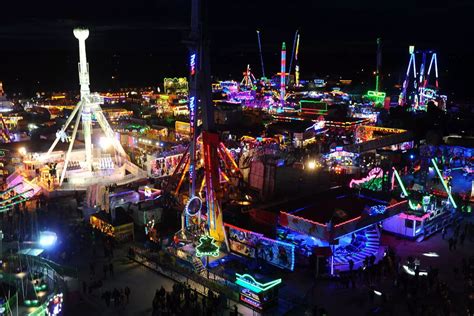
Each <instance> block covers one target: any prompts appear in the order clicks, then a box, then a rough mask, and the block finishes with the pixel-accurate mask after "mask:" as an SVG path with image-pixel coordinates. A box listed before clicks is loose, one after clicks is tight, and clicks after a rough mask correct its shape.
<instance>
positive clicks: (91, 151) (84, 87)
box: [30, 28, 145, 190]
mask: <svg viewBox="0 0 474 316" xmlns="http://www.w3.org/2000/svg"><path fill="white" fill-rule="evenodd" d="M74 36H75V37H76V38H77V39H78V41H79V83H80V85H81V100H80V101H79V103H78V104H77V105H76V107H75V108H74V110H73V111H72V113H71V115H70V116H69V118H68V119H67V121H66V123H65V124H64V125H63V126H62V128H61V129H60V130H59V131H58V132H57V133H56V139H55V140H54V142H53V144H52V145H51V147H50V148H49V150H48V152H47V153H46V154H39V155H35V156H33V159H32V161H30V163H31V164H32V165H33V168H35V169H36V168H39V165H41V164H42V165H43V166H44V165H49V166H50V167H51V168H50V169H52V170H54V171H56V170H57V171H60V176H59V179H57V178H56V173H55V172H53V174H52V175H53V177H52V179H50V178H48V180H47V185H45V186H44V187H47V188H48V190H51V189H53V188H54V187H55V186H56V185H57V186H60V187H61V186H62V188H63V189H85V188H87V187H89V186H90V185H91V184H97V183H102V184H107V183H117V184H125V183H129V182H132V181H136V180H138V179H140V178H143V177H144V174H145V173H144V172H143V171H142V170H141V169H139V168H138V167H136V166H135V165H133V164H132V163H131V162H130V161H129V158H128V156H127V154H126V152H125V151H124V149H123V148H122V145H121V144H120V142H119V141H118V140H117V139H116V138H115V133H114V131H113V130H112V128H111V127H110V125H109V123H108V122H107V119H106V118H105V116H104V114H103V112H102V109H101V107H100V105H99V104H100V103H101V97H100V96H99V94H97V93H91V92H90V89H89V65H88V63H87V58H86V44H85V41H86V39H87V38H88V36H89V30H87V29H79V28H77V29H74ZM73 120H74V124H73V131H72V135H71V136H69V135H68V134H67V129H68V127H69V126H70V124H71V123H72V121H73ZM94 120H95V121H96V122H97V123H98V124H99V126H100V128H101V130H102V132H103V133H104V134H105V135H104V137H102V138H101V139H100V146H98V148H94V147H93V144H92V127H93V121H94ZM81 122H82V132H83V136H84V145H85V146H84V147H85V148H84V149H83V150H73V147H74V142H75V140H76V136H77V132H78V129H79V125H81V124H80V123H81ZM59 141H61V142H69V145H68V149H67V152H66V153H64V152H62V151H54V149H55V147H56V145H57V144H58V142H59ZM112 149H113V150H112ZM66 180H67V181H66Z"/></svg>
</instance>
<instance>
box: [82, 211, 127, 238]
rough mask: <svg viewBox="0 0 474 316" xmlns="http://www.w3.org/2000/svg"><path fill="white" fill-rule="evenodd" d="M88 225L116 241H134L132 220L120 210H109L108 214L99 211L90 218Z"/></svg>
mask: <svg viewBox="0 0 474 316" xmlns="http://www.w3.org/2000/svg"><path fill="white" fill-rule="evenodd" d="M90 224H91V225H92V227H93V228H95V229H98V230H99V231H101V232H102V233H104V234H105V235H107V236H110V237H112V238H114V239H115V240H117V241H129V240H134V238H135V236H134V225H133V218H132V217H130V216H129V215H128V214H126V213H125V211H124V210H123V209H122V208H116V209H114V210H111V212H110V213H107V212H104V211H100V212H97V213H95V214H93V215H91V217H90Z"/></svg>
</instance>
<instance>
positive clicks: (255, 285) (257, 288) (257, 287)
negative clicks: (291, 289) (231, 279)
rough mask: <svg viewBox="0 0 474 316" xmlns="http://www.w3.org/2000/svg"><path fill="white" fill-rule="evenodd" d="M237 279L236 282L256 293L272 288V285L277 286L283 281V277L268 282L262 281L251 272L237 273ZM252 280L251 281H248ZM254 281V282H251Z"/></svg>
mask: <svg viewBox="0 0 474 316" xmlns="http://www.w3.org/2000/svg"><path fill="white" fill-rule="evenodd" d="M235 275H236V277H237V280H236V281H235V283H236V284H238V285H240V286H242V287H244V288H246V289H249V290H250V291H252V292H254V293H260V292H264V291H267V290H269V289H271V288H272V287H275V286H277V285H278V284H280V283H281V279H276V280H273V281H270V282H267V283H260V282H258V281H257V280H255V278H254V277H253V276H251V275H250V274H238V273H236V274H235ZM247 280H250V281H247ZM251 282H252V283H251Z"/></svg>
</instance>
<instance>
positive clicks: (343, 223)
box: [334, 216, 362, 227]
mask: <svg viewBox="0 0 474 316" xmlns="http://www.w3.org/2000/svg"><path fill="white" fill-rule="evenodd" d="M361 217H362V216H357V217H356V218H353V219H350V220H348V221H345V222H342V223H339V224H337V225H334V227H339V226H342V225H345V224H348V223H350V222H354V221H357V220H359V219H361Z"/></svg>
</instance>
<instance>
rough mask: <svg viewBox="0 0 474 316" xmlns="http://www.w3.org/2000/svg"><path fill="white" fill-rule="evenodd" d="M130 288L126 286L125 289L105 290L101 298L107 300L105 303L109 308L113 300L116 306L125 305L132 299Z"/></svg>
mask: <svg viewBox="0 0 474 316" xmlns="http://www.w3.org/2000/svg"><path fill="white" fill-rule="evenodd" d="M130 293H131V291H130V288H129V287H128V286H126V287H125V288H123V289H117V288H114V289H113V291H109V290H105V291H104V292H103V293H102V295H101V299H103V300H104V301H105V305H106V306H107V308H109V307H110V306H111V304H112V302H113V306H114V307H121V306H125V305H126V304H128V303H129V301H130Z"/></svg>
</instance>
